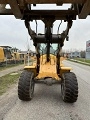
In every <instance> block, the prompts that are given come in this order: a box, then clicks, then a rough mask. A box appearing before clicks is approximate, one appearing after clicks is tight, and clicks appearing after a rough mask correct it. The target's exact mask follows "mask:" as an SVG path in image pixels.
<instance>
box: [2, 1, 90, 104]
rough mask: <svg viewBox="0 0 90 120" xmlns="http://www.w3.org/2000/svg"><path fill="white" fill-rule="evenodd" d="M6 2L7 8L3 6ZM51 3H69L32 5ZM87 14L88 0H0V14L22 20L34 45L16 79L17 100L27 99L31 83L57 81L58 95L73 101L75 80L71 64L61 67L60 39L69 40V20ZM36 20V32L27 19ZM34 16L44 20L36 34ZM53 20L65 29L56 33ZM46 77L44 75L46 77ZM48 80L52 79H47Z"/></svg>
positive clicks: (32, 90)
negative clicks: (31, 59)
mask: <svg viewBox="0 0 90 120" xmlns="http://www.w3.org/2000/svg"><path fill="white" fill-rule="evenodd" d="M7 4H9V5H10V8H9V9H6V5H7ZM38 4H39V5H41V6H42V5H43V4H55V5H56V6H58V8H60V7H61V6H63V5H64V4H69V5H70V6H69V7H68V8H67V9H56V10H54V9H53V10H50V9H49V8H48V9H47V10H44V8H43V9H41V10H40V9H32V6H34V7H37V5H38ZM89 14H90V0H0V15H14V16H15V18H16V19H21V20H24V21H25V26H26V28H27V30H28V33H29V35H30V37H31V38H30V39H32V40H33V45H34V46H35V49H36V58H37V59H36V63H35V64H33V65H32V66H25V67H24V71H23V72H22V74H21V76H20V78H19V83H18V97H19V99H20V100H24V101H28V100H31V99H32V97H33V94H34V86H35V83H46V84H49V85H50V84H51V83H52V84H54V83H58V84H61V95H62V99H63V101H65V102H69V103H74V102H76V101H77V98H78V82H77V77H76V75H75V74H74V73H73V72H71V67H65V66H63V64H62V62H61V61H62V60H61V50H62V47H63V45H64V40H67V41H68V40H69V35H68V34H69V30H70V28H71V27H72V23H73V20H76V19H77V16H78V18H79V19H86V17H87V16H88V15H89ZM33 20H35V22H36V32H35V31H34V30H32V28H31V25H30V23H31V21H33ZM37 20H41V21H43V23H44V25H45V26H44V27H45V32H44V34H43V33H40V34H38V29H37ZM56 20H61V21H62V20H63V21H64V22H66V23H67V27H66V29H65V30H64V31H63V32H61V33H59V28H60V25H61V23H60V24H59V26H58V29H57V34H54V33H53V24H54V22H55V21H56ZM47 78H48V79H47ZM51 81H52V82H51Z"/></svg>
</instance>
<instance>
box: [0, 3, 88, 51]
mask: <svg viewBox="0 0 90 120" xmlns="http://www.w3.org/2000/svg"><path fill="white" fill-rule="evenodd" d="M45 8H46V9H48V8H49V9H53V8H55V9H59V7H57V8H56V6H55V5H52V6H50V7H48V6H47V5H46V6H45V7H44V9H45ZM62 8H63V9H66V8H67V5H65V6H63V7H62ZM32 9H43V7H42V6H40V5H37V8H34V7H32ZM59 23H60V21H56V22H55V23H54V28H53V32H54V33H57V29H58V25H59ZM31 27H32V29H33V30H35V21H33V22H32V23H31ZM65 28H66V23H64V22H63V23H62V25H61V27H60V31H59V33H60V32H62V31H63V30H65ZM42 32H44V24H43V22H41V21H38V33H42ZM88 40H90V16H88V17H87V19H83V20H81V19H78V17H77V20H74V21H73V26H72V28H71V29H70V32H69V41H65V42H64V47H63V49H64V50H66V51H70V50H85V49H86V41H88ZM4 45H7V46H11V47H16V48H18V49H20V50H23V51H24V50H27V48H28V47H30V49H31V50H34V47H33V42H32V41H31V40H30V37H29V35H28V32H27V29H26V28H25V25H24V21H23V20H19V19H16V18H15V17H14V16H2V15H1V16H0V46H4Z"/></svg>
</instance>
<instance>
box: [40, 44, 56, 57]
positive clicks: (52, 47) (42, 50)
mask: <svg viewBox="0 0 90 120" xmlns="http://www.w3.org/2000/svg"><path fill="white" fill-rule="evenodd" d="M47 49H48V47H47V44H41V45H40V49H39V51H40V55H45V54H47ZM57 52H58V44H50V49H49V54H52V55H55V56H56V54H57Z"/></svg>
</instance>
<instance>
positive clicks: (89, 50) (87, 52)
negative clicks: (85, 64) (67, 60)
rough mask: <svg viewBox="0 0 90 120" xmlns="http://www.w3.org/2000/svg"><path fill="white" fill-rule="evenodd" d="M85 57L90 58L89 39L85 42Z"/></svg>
mask: <svg viewBox="0 0 90 120" xmlns="http://www.w3.org/2000/svg"><path fill="white" fill-rule="evenodd" d="M86 59H90V40H89V41H87V42H86Z"/></svg>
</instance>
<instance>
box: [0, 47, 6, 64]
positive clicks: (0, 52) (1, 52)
mask: <svg viewBox="0 0 90 120" xmlns="http://www.w3.org/2000/svg"><path fill="white" fill-rule="evenodd" d="M4 61H5V56H4V50H3V48H2V47H0V63H2V62H4Z"/></svg>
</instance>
